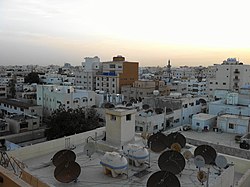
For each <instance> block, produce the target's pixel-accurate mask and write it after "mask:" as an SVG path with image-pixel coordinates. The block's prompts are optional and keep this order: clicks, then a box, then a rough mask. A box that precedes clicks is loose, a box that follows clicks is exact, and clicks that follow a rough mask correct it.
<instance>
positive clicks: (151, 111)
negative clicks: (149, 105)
mask: <svg viewBox="0 0 250 187" xmlns="http://www.w3.org/2000/svg"><path fill="white" fill-rule="evenodd" d="M145 112H146V113H151V114H152V113H153V112H154V111H153V110H151V109H149V110H147V111H145Z"/></svg>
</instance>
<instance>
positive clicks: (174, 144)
mask: <svg viewBox="0 0 250 187" xmlns="http://www.w3.org/2000/svg"><path fill="white" fill-rule="evenodd" d="M171 150H173V151H177V152H181V146H180V144H178V143H173V144H172V145H171Z"/></svg>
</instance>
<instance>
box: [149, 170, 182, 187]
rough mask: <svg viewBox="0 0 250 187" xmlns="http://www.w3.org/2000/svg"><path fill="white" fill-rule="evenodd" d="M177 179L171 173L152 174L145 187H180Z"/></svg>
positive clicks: (158, 172)
mask: <svg viewBox="0 0 250 187" xmlns="http://www.w3.org/2000/svg"><path fill="white" fill-rule="evenodd" d="M180 186H181V184H180V181H179V179H178V178H177V177H176V176H175V175H174V174H173V173H171V172H168V171H157V172H155V173H153V174H152V175H151V176H150V177H149V179H148V181H147V187H180Z"/></svg>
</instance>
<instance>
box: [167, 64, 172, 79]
mask: <svg viewBox="0 0 250 187" xmlns="http://www.w3.org/2000/svg"><path fill="white" fill-rule="evenodd" d="M167 76H168V79H169V82H170V80H171V79H172V76H171V64H170V60H168V65H167Z"/></svg>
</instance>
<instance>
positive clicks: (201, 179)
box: [197, 170, 208, 184]
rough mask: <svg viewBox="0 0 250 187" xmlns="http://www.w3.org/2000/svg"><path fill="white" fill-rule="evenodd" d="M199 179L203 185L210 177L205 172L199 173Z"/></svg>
mask: <svg viewBox="0 0 250 187" xmlns="http://www.w3.org/2000/svg"><path fill="white" fill-rule="evenodd" d="M197 179H198V180H199V181H200V182H201V183H202V184H203V182H206V181H207V179H208V175H207V173H206V172H205V171H202V170H201V171H199V172H198V173H197Z"/></svg>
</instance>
